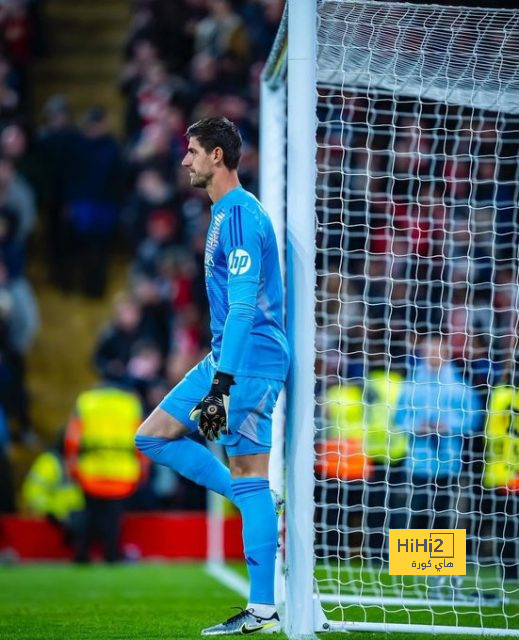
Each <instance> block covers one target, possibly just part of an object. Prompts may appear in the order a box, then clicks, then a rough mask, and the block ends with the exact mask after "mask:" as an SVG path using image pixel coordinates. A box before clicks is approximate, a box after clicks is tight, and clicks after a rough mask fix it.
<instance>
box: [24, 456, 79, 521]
mask: <svg viewBox="0 0 519 640" xmlns="http://www.w3.org/2000/svg"><path fill="white" fill-rule="evenodd" d="M22 499H23V503H24V506H25V507H26V508H27V509H28V510H29V511H30V512H31V513H33V514H35V515H38V516H46V515H51V516H54V517H55V518H57V519H58V520H66V519H67V518H68V516H69V515H70V514H71V513H73V512H74V511H81V510H82V509H83V508H84V506H85V500H84V497H83V492H82V491H81V489H80V488H79V486H78V485H77V484H75V483H74V482H73V481H72V480H71V479H70V478H69V477H68V476H67V474H66V473H65V467H64V463H63V460H62V459H61V457H60V456H59V455H58V454H56V453H54V452H52V451H46V452H45V453H42V454H40V455H39V456H38V457H37V458H36V460H35V461H34V462H33V464H32V467H31V468H30V470H29V473H28V474H27V477H26V478H25V480H24V482H23V485H22Z"/></svg>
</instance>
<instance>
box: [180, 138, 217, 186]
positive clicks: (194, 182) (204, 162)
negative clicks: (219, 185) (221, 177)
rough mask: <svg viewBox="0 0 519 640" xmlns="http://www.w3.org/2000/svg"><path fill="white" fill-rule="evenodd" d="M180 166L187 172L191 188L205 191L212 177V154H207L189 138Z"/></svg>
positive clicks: (194, 139) (193, 139) (196, 141)
mask: <svg viewBox="0 0 519 640" xmlns="http://www.w3.org/2000/svg"><path fill="white" fill-rule="evenodd" d="M182 166H183V167H185V168H186V169H187V170H188V172H189V178H190V180H191V186H192V187H201V188H203V189H205V188H206V187H207V185H208V184H210V182H211V180H212V178H213V175H214V169H215V163H214V159H213V153H212V152H211V153H207V151H205V149H204V148H203V147H202V145H201V144H200V143H199V142H198V140H197V139H196V138H193V137H191V138H189V144H188V147H187V153H186V155H185V156H184V159H183V160H182Z"/></svg>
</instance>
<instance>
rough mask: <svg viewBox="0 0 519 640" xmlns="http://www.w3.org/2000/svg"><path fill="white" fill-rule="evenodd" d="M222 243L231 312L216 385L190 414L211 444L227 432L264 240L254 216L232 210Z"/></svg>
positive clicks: (254, 306)
mask: <svg viewBox="0 0 519 640" xmlns="http://www.w3.org/2000/svg"><path fill="white" fill-rule="evenodd" d="M220 239H221V242H222V247H223V250H224V253H225V257H226V261H227V274H228V276H227V283H228V294H227V295H228V303H229V312H228V314H227V318H226V320H225V325H224V329H223V336H222V347H221V351H220V361H219V362H218V364H217V371H216V374H215V376H214V379H213V384H212V386H211V389H210V390H209V393H208V394H207V396H206V397H205V398H203V399H202V400H201V402H199V403H198V405H197V406H196V407H195V408H194V410H193V411H192V412H191V419H193V420H197V419H198V420H199V431H200V432H201V433H202V435H204V436H205V437H206V438H208V439H209V440H215V439H216V438H218V436H219V434H220V433H225V432H226V431H227V413H228V407H229V396H230V390H231V386H232V385H233V384H234V376H235V375H236V373H237V372H238V371H239V370H240V365H241V362H242V359H243V357H244V354H245V352H246V349H247V342H248V339H249V334H250V332H251V329H252V326H253V323H254V316H255V313H256V304H257V299H258V289H259V284H260V278H261V270H262V265H261V243H262V236H261V229H260V225H259V222H258V220H257V219H256V217H255V216H254V214H252V213H251V212H249V211H245V210H242V208H241V207H238V206H236V207H233V211H232V212H231V215H230V216H229V217H228V218H227V219H226V220H225V222H224V223H223V224H222V227H221V229H220Z"/></svg>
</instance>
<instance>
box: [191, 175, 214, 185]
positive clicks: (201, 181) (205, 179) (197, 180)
mask: <svg viewBox="0 0 519 640" xmlns="http://www.w3.org/2000/svg"><path fill="white" fill-rule="evenodd" d="M189 177H190V178H191V186H192V187H200V188H201V189H205V188H206V187H207V185H208V184H209V183H210V182H211V178H212V177H213V176H212V175H207V174H202V173H192V174H190V176H189Z"/></svg>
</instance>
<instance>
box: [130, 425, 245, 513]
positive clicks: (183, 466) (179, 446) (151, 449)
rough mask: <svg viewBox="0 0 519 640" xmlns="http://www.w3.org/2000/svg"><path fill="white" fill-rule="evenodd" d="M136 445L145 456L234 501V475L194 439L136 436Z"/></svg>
mask: <svg viewBox="0 0 519 640" xmlns="http://www.w3.org/2000/svg"><path fill="white" fill-rule="evenodd" d="M135 446H136V447H137V449H139V451H142V453H144V455H145V456H147V457H148V458H150V459H151V460H153V462H157V463H158V464H163V465H165V466H166V467H169V468H170V469H173V471H176V472H177V473H180V475H182V476H184V477H185V478H188V480H192V481H193V482H196V483H197V484H200V485H202V486H203V487H207V488H208V489H211V490H212V491H216V493H220V494H221V495H222V496H225V497H226V498H229V500H234V497H233V491H232V485H231V472H230V471H229V469H228V468H227V467H226V466H225V465H224V464H223V462H220V460H218V458H216V457H215V456H214V455H213V454H212V453H211V452H210V451H209V449H207V448H206V447H204V446H203V445H201V444H199V443H198V442H195V441H194V440H191V439H190V438H185V437H184V438H179V439H178V440H170V439H168V438H157V437H155V436H140V435H137V436H135Z"/></svg>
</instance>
